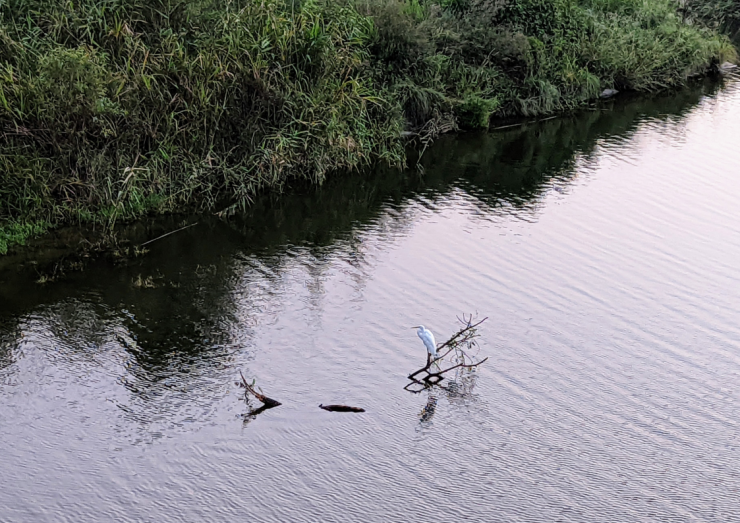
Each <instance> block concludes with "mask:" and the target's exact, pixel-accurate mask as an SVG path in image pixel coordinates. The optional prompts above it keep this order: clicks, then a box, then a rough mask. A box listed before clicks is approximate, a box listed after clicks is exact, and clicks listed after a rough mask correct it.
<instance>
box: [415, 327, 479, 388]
mask: <svg viewBox="0 0 740 523" xmlns="http://www.w3.org/2000/svg"><path fill="white" fill-rule="evenodd" d="M457 319H458V320H459V321H460V323H462V324H463V325H464V327H463V328H462V329H460V330H459V331H457V332H456V333H455V334H453V335H452V337H451V338H450V339H448V340H447V341H446V342H444V343H442V344H441V345H439V346H437V353H438V354H439V353H440V352H441V351H442V349H447V350H446V351H445V353H444V354H442V355H441V356H437V357H436V358H434V359H432V358H431V357H430V355H429V354H427V363H426V365H424V366H423V367H422V368H420V369H419V370H416V371H414V372H412V373H411V374H409V375H408V379H410V380H411V383H409V384H408V385H406V386H405V387H404V389H405V390H408V391H409V392H415V393H418V392H421V390H424V389H426V388H428V387H430V386H432V385H437V384H438V383H439V382H440V381H442V380H443V379H444V374H446V373H448V372H449V371H451V370H454V369H459V368H466V369H472V368H475V367H477V366H478V365H480V364H481V363H483V362H485V361H487V360H488V358H484V359H483V360H481V361H479V362H477V363H466V359H467V360H471V361H472V358H471V357H470V356H468V355H467V353H466V352H465V351H464V350H463V349H462V347H463V346H466V345H467V346H468V347H472V346H475V344H476V343H475V341H474V340H475V338H477V337H478V331H477V327H478V326H479V325H480V324H481V323H483V322H484V321H486V320H487V319H488V317H486V318H483V319H482V320H480V321H478V322H476V323H473V316H472V315H471V316H470V317H469V318H466V317H465V315H463V317H462V318H460V317H458V318H457ZM452 352H454V353H455V357H454V358H453V362H454V363H455V365H453V366H452V367H449V368H447V369H444V370H438V371H437V372H433V371H430V369H431V368H432V366H433V365H435V364H436V365H437V368H439V363H438V362H440V361H442V360H444V358H446V357H447V356H448V355H449V354H450V353H452ZM422 373H424V374H425V375H424V377H423V378H421V379H419V378H417V376H419V375H420V374H422ZM413 385H421V386H422V387H423V388H422V389H421V390H413V389H410V388H409V387H411V386H413Z"/></svg>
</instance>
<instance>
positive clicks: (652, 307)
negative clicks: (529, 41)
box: [0, 78, 740, 523]
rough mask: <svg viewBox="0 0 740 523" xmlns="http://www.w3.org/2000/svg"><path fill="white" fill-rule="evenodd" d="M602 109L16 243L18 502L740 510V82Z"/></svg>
mask: <svg viewBox="0 0 740 523" xmlns="http://www.w3.org/2000/svg"><path fill="white" fill-rule="evenodd" d="M602 109H604V110H593V111H588V112H584V113H582V114H580V115H576V116H572V117H563V118H557V119H553V120H549V121H546V122H541V123H538V124H528V125H525V126H520V127H513V128H510V129H505V130H501V131H498V132H494V133H490V134H462V135H458V136H449V137H445V138H444V139H442V140H440V141H439V142H438V143H437V144H436V145H435V146H434V147H433V148H431V149H430V150H428V151H427V152H426V153H425V155H424V158H423V165H424V171H425V172H424V173H423V174H421V173H420V172H419V171H418V170H410V171H409V172H406V173H398V172H393V171H380V172H376V173H372V174H371V175H367V176H360V175H354V176H346V177H335V178H334V179H332V180H330V181H329V182H327V183H326V184H325V185H324V186H323V187H321V188H319V189H296V190H293V191H291V192H288V193H287V194H285V195H283V196H282V197H280V198H278V199H274V198H267V197H265V198H263V199H260V200H258V201H257V202H256V203H255V205H254V207H253V208H252V209H250V210H249V211H248V213H247V214H246V215H242V216H232V217H230V218H226V219H224V218H217V217H210V218H208V217H188V218H186V219H184V220H183V218H182V217H178V218H172V219H169V220H164V221H160V222H157V223H152V224H146V225H145V224H140V225H138V226H137V227H138V232H137V233H136V234H138V235H139V236H140V239H141V240H143V239H148V238H154V237H156V236H158V235H160V234H162V233H163V232H165V231H167V230H172V229H175V228H177V227H178V226H180V225H182V224H187V223H195V222H197V223H198V225H196V226H194V227H191V228H190V229H187V230H184V231H181V232H179V233H176V234H173V235H171V236H168V237H166V238H163V239H161V240H158V241H156V242H154V243H152V244H150V245H149V247H150V251H149V253H148V254H146V255H145V256H142V257H138V258H135V259H132V260H129V261H128V262H125V263H118V264H115V263H111V262H109V261H98V262H93V263H91V264H90V265H89V266H88V267H87V269H86V270H84V271H82V272H70V273H68V274H66V276H64V277H63V278H61V279H59V281H56V282H53V283H47V284H44V285H41V284H37V283H35V280H36V279H37V278H38V276H37V275H36V273H35V271H36V270H37V269H35V268H34V266H33V265H32V264H29V263H27V262H24V263H21V264H18V265H17V266H15V267H7V266H6V267H5V269H3V271H2V272H0V446H1V449H2V450H1V457H0V485H1V486H2V487H1V488H0V521H3V522H47V521H48V522H55V523H57V522H67V521H69V522H81V521H143V522H144V521H157V522H174V521H188V522H196V521H338V522H346V521H404V522H416V521H419V522H421V521H428V520H439V521H454V520H470V521H502V522H503V521H505V522H515V521H533V522H543V521H578V522H602V521H603V522H615V521H620V522H621V521H623V522H636V521H669V520H670V521H717V522H727V521H740V440H739V439H738V434H739V433H740V431H739V427H738V420H739V419H740V327H738V319H739V315H738V308H739V306H740V220H738V218H739V217H740V216H739V215H740V205H739V204H740V181H739V180H738V172H739V171H738V166H740V147H738V144H737V141H738V137H740V82H738V81H737V80H734V79H731V78H730V79H726V80H725V81H724V82H722V83H721V84H717V83H705V84H702V85H698V86H695V87H693V88H691V89H687V90H685V91H680V92H677V93H670V94H666V95H662V96H660V97H656V98H651V99H648V100H645V99H636V100H632V101H625V100H618V101H616V102H615V103H614V106H613V107H612V108H602ZM607 109H608V110H607ZM463 313H477V314H478V315H479V317H485V316H487V317H489V320H488V321H486V322H485V323H484V324H483V325H482V326H481V328H480V335H481V337H480V339H479V342H480V343H479V345H480V357H485V356H488V357H489V360H488V361H487V362H486V363H484V364H483V365H482V366H481V367H480V368H479V369H478V370H477V371H475V372H467V371H466V372H462V373H459V374H457V375H455V376H452V377H451V379H450V380H447V383H449V384H450V386H449V387H448V388H447V390H442V389H433V390H427V391H423V392H421V393H419V394H413V393H410V392H407V391H405V390H404V386H405V385H406V384H407V380H406V375H407V374H408V373H410V372H411V371H413V370H415V369H416V368H418V367H419V366H421V365H422V364H423V363H424V361H425V352H424V348H423V346H422V344H421V342H420V340H419V339H418V338H417V336H416V333H415V332H414V331H413V330H411V329H410V328H409V327H412V326H415V325H418V324H420V323H422V324H424V325H426V326H427V327H428V328H430V329H431V330H432V331H433V332H434V333H435V334H436V336H437V339H438V341H442V340H444V339H445V338H446V337H447V336H449V335H450V334H451V333H453V332H454V331H455V330H456V329H457V327H458V324H457V320H456V316H458V315H461V314H463ZM240 370H241V371H243V372H244V374H245V375H246V376H247V377H248V378H249V379H250V380H251V379H255V380H256V383H257V385H258V386H260V387H261V388H262V389H263V390H264V392H265V393H266V394H267V395H269V396H270V397H273V398H276V399H278V400H279V401H281V402H282V403H283V405H282V406H280V407H278V408H275V409H271V410H268V411H265V412H262V413H261V414H259V415H257V416H248V415H245V413H247V412H248V410H249V408H248V406H247V405H246V404H245V403H244V400H243V396H242V390H241V389H240V388H238V387H237V386H236V385H235V381H236V380H237V379H238V376H239V371H240ZM453 382H454V383H453ZM319 403H324V404H326V403H343V404H349V405H353V406H358V407H363V408H365V409H366V412H365V413H362V414H353V413H333V412H325V411H323V410H320V409H318V407H317V406H318V404H319Z"/></svg>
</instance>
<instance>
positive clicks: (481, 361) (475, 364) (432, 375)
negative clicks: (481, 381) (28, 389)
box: [424, 357, 488, 380]
mask: <svg viewBox="0 0 740 523" xmlns="http://www.w3.org/2000/svg"><path fill="white" fill-rule="evenodd" d="M486 360H488V358H487V357H486V358H483V359H482V360H480V361H479V362H478V363H470V364H465V363H459V364H457V365H455V366H454V367H450V368H449V369H445V370H441V371H439V372H429V373H428V376H427V377H426V378H424V379H425V380H426V379H429V378H432V377H439V376H442V374H444V373H445V372H449V371H451V370H453V369H457V368H459V367H463V368H466V369H472V368H473V367H477V366H478V365H480V364H481V363H483V362H485V361H486Z"/></svg>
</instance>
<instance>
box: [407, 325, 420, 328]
mask: <svg viewBox="0 0 740 523" xmlns="http://www.w3.org/2000/svg"><path fill="white" fill-rule="evenodd" d="M419 327H420V325H417V326H416V327H409V329H418V328H419Z"/></svg>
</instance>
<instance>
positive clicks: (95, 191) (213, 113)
mask: <svg viewBox="0 0 740 523" xmlns="http://www.w3.org/2000/svg"><path fill="white" fill-rule="evenodd" d="M0 13H1V14H0V24H2V25H0V62H1V64H2V69H1V71H0V123H1V124H2V128H3V136H2V139H1V140H0V183H1V185H0V198H1V199H0V224H2V225H0V253H5V252H7V250H8V248H10V247H12V246H13V245H16V244H22V243H23V242H24V241H25V239H26V238H28V237H29V236H33V235H38V234H40V233H43V232H44V231H45V230H48V229H49V228H51V227H56V226H58V225H60V224H69V223H95V224H99V225H101V226H102V227H106V228H109V229H112V228H113V226H114V225H115V223H116V222H119V221H121V220H130V219H133V218H136V217H140V216H142V215H145V214H147V213H161V212H169V211H173V210H177V209H182V208H190V209H195V210H199V211H203V210H211V209H214V208H216V207H217V206H218V207H219V208H223V207H228V206H233V207H234V208H245V207H247V206H249V204H250V202H251V199H252V198H253V196H254V195H255V194H256V193H257V192H258V191H260V190H265V189H277V188H280V187H281V186H283V185H284V184H285V183H287V182H289V181H290V180H295V179H303V180H308V181H310V182H311V183H322V181H323V180H324V179H325V177H326V176H327V175H328V174H329V173H336V172H346V171H351V170H356V169H359V168H362V167H364V166H367V165H370V164H372V163H376V162H384V163H387V164H390V165H397V166H400V165H403V164H404V163H405V160H406V157H405V144H404V140H403V138H402V134H403V132H404V131H407V130H414V131H415V136H416V138H415V139H416V140H417V141H418V143H419V145H420V146H424V145H426V144H427V143H429V142H430V141H432V140H433V139H434V138H435V137H436V136H438V135H439V134H440V133H443V132H449V131H455V130H458V129H486V128H488V126H489V123H490V121H491V119H492V118H500V117H511V116H540V115H546V114H551V113H557V112H562V111H567V110H571V109H574V108H577V107H579V106H582V105H583V104H585V103H588V102H589V101H591V100H593V99H595V98H597V97H598V95H599V93H601V92H602V90H603V89H618V90H637V91H651V90H658V89H663V88H667V87H670V86H675V85H679V84H681V83H683V82H685V81H686V80H687V78H689V77H692V76H697V75H701V74H705V73H707V72H708V71H710V70H711V68H712V67H713V66H715V65H716V64H718V63H721V62H723V61H725V60H731V59H734V57H735V50H734V48H733V47H732V45H731V44H730V42H729V40H728V39H727V38H725V37H723V36H720V35H719V34H718V33H717V32H715V31H713V30H711V29H707V28H701V27H698V26H695V25H692V24H690V23H688V22H686V21H685V19H684V16H682V15H681V14H680V13H679V12H678V10H677V7H676V6H675V5H674V4H673V3H672V2H670V1H669V0H656V1H652V2H649V3H648V2H641V1H639V2H638V1H637V0H625V1H621V2H614V1H608V0H581V1H576V0H555V1H551V0H469V1H460V0H441V1H432V0H426V1H423V2H419V1H417V0H409V1H402V0H378V1H373V2H370V1H363V0H356V1H354V2H352V3H347V2H338V1H332V0H328V1H320V2H302V3H299V2H293V3H290V2H288V3H286V2H283V1H278V0H268V1H265V2H257V1H256V0H247V1H243V2H237V3H234V2H187V3H186V2H163V1H162V2H147V3H145V4H140V3H137V2H134V1H129V0H124V1H121V2H118V3H116V4H115V5H108V4H104V3H101V2H99V1H95V2H93V1H83V2H79V3H75V4H69V3H60V2H56V1H51V0H35V1H21V0H12V1H10V2H7V3H5V4H4V5H3V6H2V7H1V8H0ZM20 20H22V21H23V23H22V24H21V23H19V21H20Z"/></svg>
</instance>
